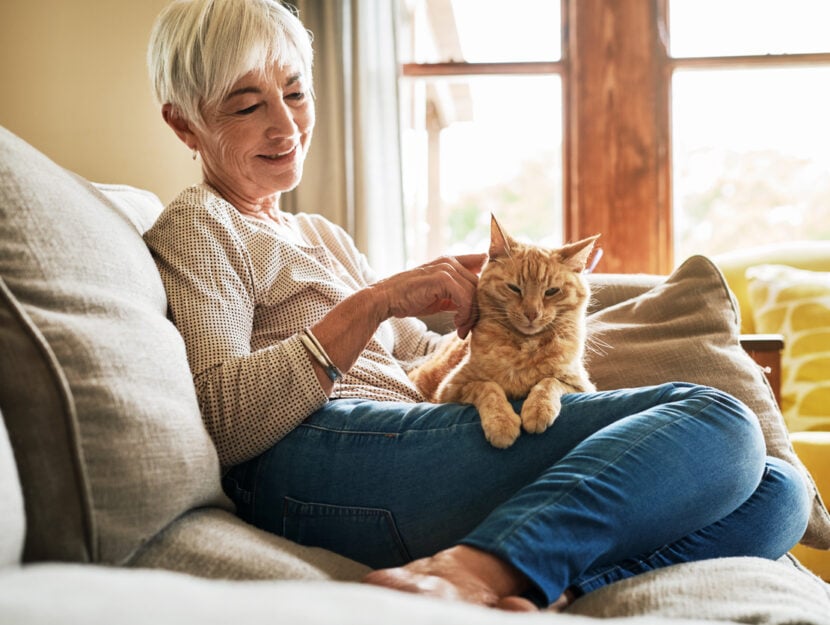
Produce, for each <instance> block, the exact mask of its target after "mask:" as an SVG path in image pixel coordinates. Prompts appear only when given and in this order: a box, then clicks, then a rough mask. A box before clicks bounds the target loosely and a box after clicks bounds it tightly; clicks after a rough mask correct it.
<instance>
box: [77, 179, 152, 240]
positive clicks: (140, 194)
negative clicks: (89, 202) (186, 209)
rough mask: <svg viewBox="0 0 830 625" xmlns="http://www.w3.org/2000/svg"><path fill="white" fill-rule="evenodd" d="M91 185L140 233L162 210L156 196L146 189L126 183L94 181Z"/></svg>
mask: <svg viewBox="0 0 830 625" xmlns="http://www.w3.org/2000/svg"><path fill="white" fill-rule="evenodd" d="M93 185H94V186H95V188H96V189H98V190H99V191H100V192H101V193H103V194H104V195H105V196H106V198H107V199H108V200H109V201H110V202H112V203H113V204H114V205H115V206H116V208H118V210H120V211H121V212H122V213H123V214H124V216H126V217H127V219H129V220H130V221H131V222H132V224H133V226H135V229H136V230H138V232H139V233H141V234H144V233H145V232H147V230H149V229H150V226H152V225H153V224H154V223H155V221H156V219H158V217H159V215H161V211H163V210H164V204H162V203H161V200H160V199H159V198H158V196H157V195H156V194H155V193H153V192H152V191H148V190H147V189H139V188H138V187H132V186H130V185H128V184H103V183H100V182H95V183H93Z"/></svg>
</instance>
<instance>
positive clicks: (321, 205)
mask: <svg viewBox="0 0 830 625" xmlns="http://www.w3.org/2000/svg"><path fill="white" fill-rule="evenodd" d="M293 4H294V5H295V6H296V7H297V8H298V9H299V12H300V19H301V20H302V21H303V23H304V24H305V26H306V28H308V29H309V30H310V31H311V32H312V34H313V37H314V44H313V45H314V54H315V60H314V91H315V101H316V105H317V125H316V127H315V130H314V137H313V139H312V143H311V150H310V152H309V155H308V158H307V160H306V164H305V171H304V174H303V179H302V182H301V183H300V185H299V187H298V188H297V189H296V190H295V191H293V192H292V193H290V194H286V196H285V198H284V199H283V209H285V210H288V211H292V212H300V211H302V212H308V213H319V214H321V215H323V216H325V217H327V218H328V219H329V220H331V221H333V222H334V223H336V224H338V225H340V226H342V227H343V228H345V229H346V230H347V231H348V232H349V234H351V235H352V236H353V237H354V240H355V242H356V243H357V246H358V248H359V249H360V250H361V251H362V252H363V253H365V254H366V255H367V256H368V258H369V262H370V264H371V265H372V267H373V268H374V269H375V271H376V272H377V273H378V274H380V275H385V274H388V273H392V272H394V271H397V270H399V269H401V268H402V267H403V266H404V263H405V258H404V231H403V228H404V220H403V203H402V188H401V165H400V134H399V132H398V125H399V116H398V84H397V76H398V73H397V72H398V70H397V68H398V62H397V51H396V43H395V28H396V25H395V0H294V2H293Z"/></svg>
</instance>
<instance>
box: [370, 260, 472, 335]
mask: <svg viewBox="0 0 830 625" xmlns="http://www.w3.org/2000/svg"><path fill="white" fill-rule="evenodd" d="M486 258H487V255H486V254H466V255H462V256H445V257H442V258H438V259H436V260H434V261H432V262H430V263H427V264H425V265H421V266H420V267H416V268H415V269H410V270H409V271H404V272H402V273H398V274H395V275H393V276H390V277H389V278H386V279H384V280H381V281H379V282H377V283H376V284H374V285H373V286H372V287H371V288H372V289H373V290H374V291H375V293H376V294H377V297H379V298H382V299H383V300H384V302H385V304H384V305H385V307H386V316H387V317H417V316H420V315H429V314H432V313H436V312H442V311H447V310H454V311H456V313H455V319H454V321H455V327H456V329H457V331H458V336H459V337H461V338H464V337H465V336H466V335H467V334H468V333H469V331H470V329H472V327H473V326H474V325H475V322H476V316H477V314H478V311H477V309H476V303H475V302H476V300H475V292H476V285H477V284H478V272H479V271H480V270H481V267H482V265H483V264H484V261H485V260H486Z"/></svg>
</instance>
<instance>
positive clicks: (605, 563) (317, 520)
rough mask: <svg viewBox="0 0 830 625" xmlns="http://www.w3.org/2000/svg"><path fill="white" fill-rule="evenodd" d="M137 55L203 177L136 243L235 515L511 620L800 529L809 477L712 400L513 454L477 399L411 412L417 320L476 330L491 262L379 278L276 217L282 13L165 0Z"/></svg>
mask: <svg viewBox="0 0 830 625" xmlns="http://www.w3.org/2000/svg"><path fill="white" fill-rule="evenodd" d="M149 61H150V68H151V72H152V77H153V83H154V86H155V92H156V95H157V97H158V99H159V101H160V103H161V113H162V116H163V118H164V120H165V122H167V124H168V125H169V126H170V127H171V128H172V129H173V131H174V132H175V133H176V135H177V136H178V137H179V138H180V139H181V141H182V142H184V143H185V144H186V145H187V147H188V148H189V149H190V150H192V152H193V155H194V158H195V157H196V155H197V154H198V155H199V156H200V157H201V162H202V171H203V175H204V179H203V181H202V183H201V184H198V185H196V186H192V187H190V188H188V189H185V190H184V191H182V193H181V194H180V195H179V196H178V197H177V198H176V199H175V200H174V201H173V202H172V203H171V204H170V205H169V206H168V207H167V208H166V210H165V211H164V212H163V214H162V215H161V217H160V218H159V220H158V222H157V223H156V224H155V226H154V227H153V228H152V229H151V230H150V231H149V232H148V233H147V235H146V240H147V243H148V245H149V246H150V248H151V249H152V251H153V253H154V256H155V258H156V260H157V263H158V267H159V270H160V272H161V276H162V278H163V281H164V284H165V287H166V289H167V293H168V298H169V305H170V312H171V315H172V318H173V321H174V322H175V323H176V325H177V327H178V329H179V330H180V332H181V334H182V336H183V337H184V341H185V344H186V346H187V352H188V357H189V362H190V366H191V369H192V373H193V380H194V383H195V387H196V390H197V394H198V397H199V402H200V406H201V410H202V412H203V416H204V421H205V424H206V426H207V429H208V431H209V432H210V434H211V436H212V437H213V440H214V442H215V444H216V449H217V450H218V453H219V457H220V460H221V463H222V464H223V466H224V467H225V472H224V475H223V486H224V488H225V490H226V492H227V493H228V495H229V496H230V497H231V498H232V499H233V500H234V502H235V503H236V505H237V510H238V514H239V515H240V516H241V517H242V518H244V519H246V520H248V521H249V522H251V523H253V524H254V525H257V526H259V527H262V528H264V529H266V530H270V531H272V532H276V533H278V534H281V535H283V536H286V537H287V538H289V539H292V540H296V541H298V542H302V543H304V544H309V545H318V546H322V547H326V548H328V549H331V550H333V551H336V552H339V553H341V554H344V555H347V556H349V557H351V558H354V559H356V560H358V561H361V562H364V563H366V564H368V565H370V566H371V567H374V568H375V569H378V570H376V571H374V572H373V573H371V574H370V575H369V576H368V577H367V578H366V580H365V581H367V582H369V583H374V584H379V585H384V586H389V587H393V588H398V589H401V590H406V591H411V592H420V593H427V594H434V595H440V596H444V597H453V598H457V599H460V600H464V601H470V602H476V603H480V604H484V605H489V606H497V607H502V608H505V609H516V610H519V609H535V607H536V606H545V605H550V604H556V605H559V606H563V605H565V604H567V603H568V602H569V601H570V600H571V599H572V598H573V597H574V596H578V595H579V594H581V593H585V592H587V591H589V590H592V589H594V588H597V587H600V586H602V585H604V584H607V583H609V582H612V581H614V580H617V579H621V578H624V577H628V576H631V575H634V574H637V573H639V572H642V571H647V570H650V569H654V568H656V567H660V566H664V565H668V564H672V563H677V562H685V561H690V560H696V559H701V558H709V557H716V556H729V555H753V556H760V557H765V558H777V557H779V556H781V555H782V554H784V553H785V552H786V551H788V550H789V549H790V547H792V545H793V544H794V543H795V542H797V541H798V539H799V538H800V537H801V535H802V533H803V531H804V529H805V527H806V523H807V513H808V499H807V494H806V489H805V486H804V484H803V483H802V480H801V478H800V477H799V475H797V474H796V472H795V470H794V469H793V468H792V467H790V466H789V465H787V464H784V463H782V462H779V461H777V460H775V459H772V458H767V457H765V452H764V443H763V439H762V436H761V433H760V430H759V426H758V423H757V421H756V419H755V417H754V416H753V415H752V414H751V413H750V412H749V411H748V409H747V408H746V407H744V406H743V405H742V404H740V403H739V402H738V401H736V400H735V399H733V398H731V397H729V396H727V395H724V394H722V393H720V392H717V391H714V390H712V389H708V388H702V387H697V386H693V385H688V384H667V385H664V386H659V387H655V388H643V389H631V390H624V391H614V392H599V393H592V394H572V395H566V396H565V397H564V398H563V401H562V411H561V414H560V415H559V417H558V419H557V420H556V421H555V423H554V424H553V426H552V427H550V428H549V429H548V430H547V431H546V432H545V433H543V434H538V435H524V436H521V437H520V438H519V439H518V441H517V442H516V444H515V445H514V446H513V447H512V448H510V449H509V450H497V449H495V448H493V447H491V446H490V445H488V443H487V441H486V440H485V438H484V435H483V433H482V430H481V427H480V424H479V419H478V415H477V414H476V412H475V409H474V408H473V407H472V406H461V405H431V404H425V403H422V397H421V396H420V394H419V393H418V391H417V390H416V389H415V388H414V387H413V385H412V384H411V383H410V381H409V380H408V378H407V376H406V369H407V366H408V363H411V362H413V361H414V360H415V359H417V358H418V357H421V356H423V355H425V354H427V353H429V352H430V351H431V350H433V349H434V348H435V347H436V345H437V344H438V343H439V342H440V340H441V337H440V336H438V335H436V334H433V333H431V332H429V331H427V330H426V328H425V327H424V325H423V324H422V323H421V322H420V321H418V320H417V319H416V318H415V317H417V316H418V315H421V314H424V313H429V312H435V311H455V324H456V326H457V331H458V333H459V334H460V335H462V336H463V335H465V334H466V333H467V332H469V331H470V329H471V328H472V326H473V325H474V317H475V313H474V306H473V296H474V292H475V288H476V282H477V272H478V270H479V269H480V266H481V264H482V263H483V261H484V256H483V255H471V256H465V257H456V258H442V259H439V260H437V261H435V262H433V263H429V264H427V265H424V266H421V267H418V268H416V269H413V270H411V271H405V272H403V273H399V274H396V275H393V276H391V277H389V278H386V279H384V280H376V278H375V276H374V275H373V273H372V271H371V270H370V269H369V267H368V266H367V263H366V260H365V258H364V257H363V256H362V255H361V254H360V252H359V251H358V250H357V249H355V246H354V244H353V242H352V240H351V239H350V237H349V236H348V235H347V234H346V233H345V232H344V231H343V230H341V229H340V228H338V227H337V226H335V225H333V224H331V223H329V222H327V221H326V220H325V219H323V218H322V217H319V216H316V215H313V214H300V215H292V214H287V213H284V212H282V211H281V210H280V207H279V201H280V194H281V193H283V192H284V191H288V190H290V189H292V188H293V187H294V186H295V185H297V184H298V183H299V182H300V177H301V174H302V170H303V161H304V159H305V156H306V153H307V151H308V149H309V145H310V142H311V136H312V131H313V129H314V100H313V98H312V84H311V65H312V52H311V44H310V37H309V34H308V33H307V31H306V30H305V29H304V28H303V26H302V24H301V23H300V21H299V20H298V19H297V17H296V16H295V15H294V14H293V13H292V12H291V11H289V10H287V9H286V8H285V7H283V6H282V5H281V4H280V3H279V2H277V1H275V0H183V1H179V2H175V3H173V4H172V5H170V6H169V7H168V8H167V9H165V10H164V11H163V13H162V14H161V15H160V16H159V18H158V20H157V23H156V25H155V28H154V31H153V34H152V41H151V44H150V53H149Z"/></svg>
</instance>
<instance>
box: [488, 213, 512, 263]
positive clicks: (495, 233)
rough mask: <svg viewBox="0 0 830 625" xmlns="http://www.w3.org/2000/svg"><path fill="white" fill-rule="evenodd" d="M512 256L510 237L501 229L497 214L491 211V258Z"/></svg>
mask: <svg viewBox="0 0 830 625" xmlns="http://www.w3.org/2000/svg"><path fill="white" fill-rule="evenodd" d="M509 256H510V237H509V236H507V235H506V234H505V233H504V230H502V229H501V226H500V225H499V222H498V221H497V220H496V216H495V215H493V214H492V213H490V258H502V257H509Z"/></svg>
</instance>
